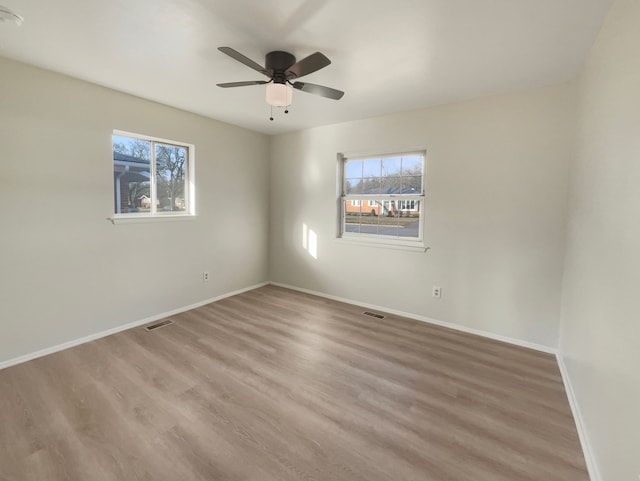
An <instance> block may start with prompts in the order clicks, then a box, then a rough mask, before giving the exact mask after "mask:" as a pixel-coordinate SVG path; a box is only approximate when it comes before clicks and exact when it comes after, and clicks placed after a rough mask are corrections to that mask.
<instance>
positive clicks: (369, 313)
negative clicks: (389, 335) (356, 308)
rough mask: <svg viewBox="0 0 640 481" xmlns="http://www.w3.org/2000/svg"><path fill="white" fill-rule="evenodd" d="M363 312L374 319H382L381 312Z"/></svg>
mask: <svg viewBox="0 0 640 481" xmlns="http://www.w3.org/2000/svg"><path fill="white" fill-rule="evenodd" d="M363 314H364V315H365V316H371V317H375V318H376V319H384V316H383V315H381V314H376V313H375V312H369V311H364V312H363Z"/></svg>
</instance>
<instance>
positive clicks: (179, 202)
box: [155, 144, 187, 212]
mask: <svg viewBox="0 0 640 481" xmlns="http://www.w3.org/2000/svg"><path fill="white" fill-rule="evenodd" d="M155 153H156V191H157V196H158V212H171V211H184V210H186V208H187V199H186V195H185V194H186V178H187V165H186V161H187V149H186V148H185V147H178V146H175V145H166V144H156V146H155Z"/></svg>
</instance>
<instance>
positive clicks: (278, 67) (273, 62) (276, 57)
mask: <svg viewBox="0 0 640 481" xmlns="http://www.w3.org/2000/svg"><path fill="white" fill-rule="evenodd" d="M295 63H296V58H295V57H294V56H293V55H292V54H290V53H289V52H282V51H280V50H276V51H275V52H269V53H268V54H267V55H266V56H265V58H264V64H265V68H266V69H267V70H268V71H269V70H270V71H272V72H273V81H274V83H277V84H283V83H286V81H287V77H286V75H285V71H286V70H287V69H288V68H289V67H291V66H292V65H294V64H295Z"/></svg>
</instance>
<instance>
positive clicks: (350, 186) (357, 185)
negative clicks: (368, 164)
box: [344, 178, 362, 194]
mask: <svg viewBox="0 0 640 481" xmlns="http://www.w3.org/2000/svg"><path fill="white" fill-rule="evenodd" d="M361 192H362V178H358V179H345V183H344V193H345V194H359V193H361Z"/></svg>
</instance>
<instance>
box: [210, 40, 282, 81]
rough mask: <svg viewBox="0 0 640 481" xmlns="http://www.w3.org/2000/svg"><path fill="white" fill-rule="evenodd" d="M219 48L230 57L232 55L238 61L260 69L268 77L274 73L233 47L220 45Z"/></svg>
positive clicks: (257, 69) (254, 68)
mask: <svg viewBox="0 0 640 481" xmlns="http://www.w3.org/2000/svg"><path fill="white" fill-rule="evenodd" d="M218 50H220V51H221V52H222V53H226V54H227V55H228V56H229V57H231V58H232V59H234V60H237V61H238V62H240V63H242V64H244V65H246V66H247V67H249V68H252V69H253V70H256V71H258V72H260V73H261V74H263V75H266V76H267V77H271V75H272V73H269V71H268V70H267V69H265V68H264V67H263V66H262V65H260V64H259V63H256V62H254V61H253V60H251V59H250V58H249V57H245V56H244V55H242V54H241V53H240V52H238V51H237V50H234V49H232V48H231V47H218Z"/></svg>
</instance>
